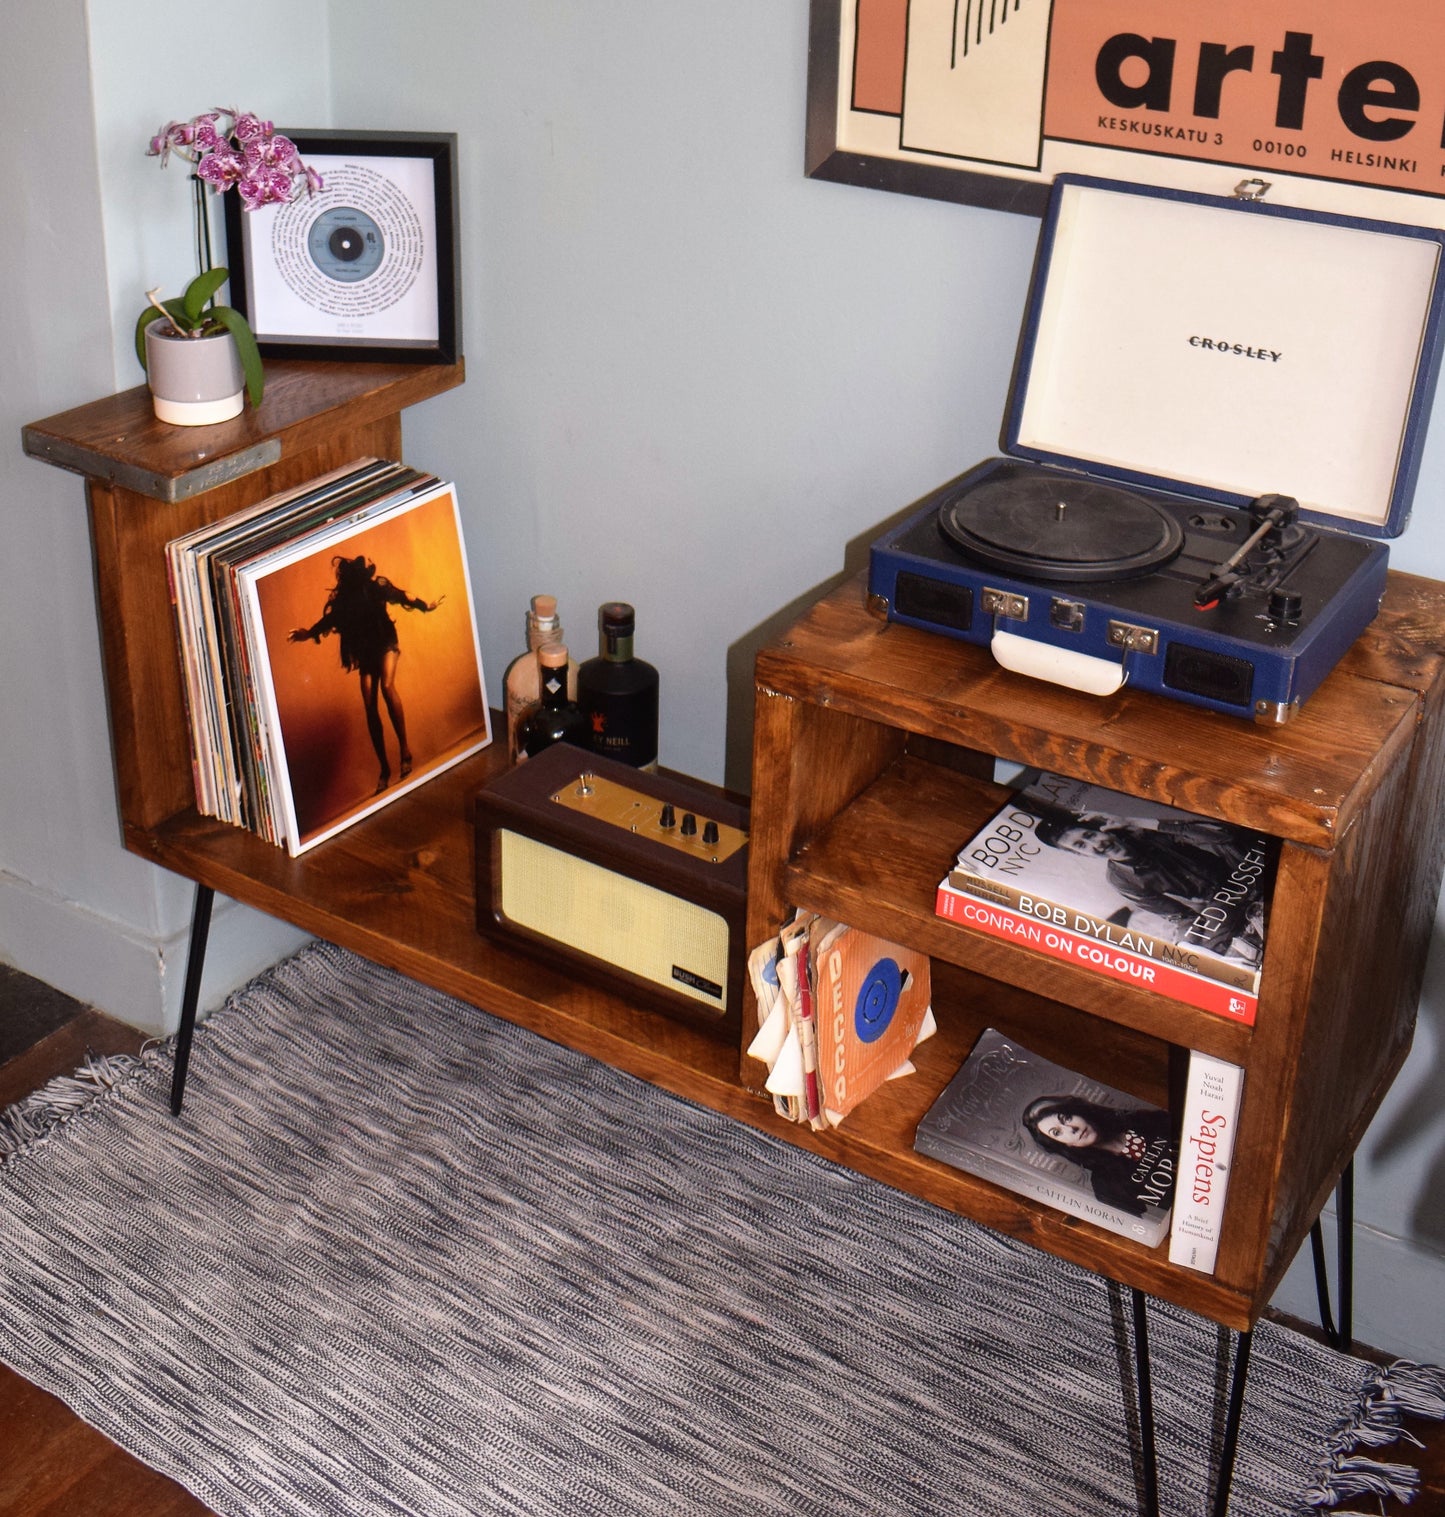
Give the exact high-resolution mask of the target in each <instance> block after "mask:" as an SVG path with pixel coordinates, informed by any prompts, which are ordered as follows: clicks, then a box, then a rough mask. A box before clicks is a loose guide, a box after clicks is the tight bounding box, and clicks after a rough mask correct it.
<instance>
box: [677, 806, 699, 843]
mask: <svg viewBox="0 0 1445 1517" xmlns="http://www.w3.org/2000/svg"><path fill="white" fill-rule="evenodd" d="M681 831H682V835H683V837H685V838H690V837H692V836H693V835H694V833H696V832H697V818H696V817H695V816H694V815H693V814H692V812H690V811H684V812H683V814H682V828H681Z"/></svg>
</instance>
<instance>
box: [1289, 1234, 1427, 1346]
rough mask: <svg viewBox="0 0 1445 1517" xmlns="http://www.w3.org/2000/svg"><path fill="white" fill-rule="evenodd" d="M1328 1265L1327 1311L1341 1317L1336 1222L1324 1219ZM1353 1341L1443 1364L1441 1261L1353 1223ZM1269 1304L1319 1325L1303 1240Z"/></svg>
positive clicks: (1311, 1268)
mask: <svg viewBox="0 0 1445 1517" xmlns="http://www.w3.org/2000/svg"><path fill="white" fill-rule="evenodd" d="M1324 1238H1325V1260H1326V1264H1327V1273H1328V1277H1329V1282H1330V1311H1331V1313H1332V1315H1333V1316H1334V1319H1335V1322H1336V1324H1338V1322H1339V1317H1340V1294H1339V1290H1340V1287H1339V1277H1338V1276H1337V1274H1336V1272H1335V1218H1334V1212H1333V1209H1330V1210H1327V1211H1326V1212H1325V1215H1324ZM1354 1282H1355V1285H1354V1291H1353V1300H1354V1322H1353V1332H1354V1339H1355V1342H1357V1343H1360V1344H1364V1345H1366V1346H1368V1347H1369V1348H1375V1349H1379V1350H1380V1351H1381V1352H1382V1353H1386V1354H1391V1355H1393V1356H1395V1357H1396V1358H1399V1359H1415V1360H1419V1361H1422V1362H1424V1363H1427V1364H1445V1312H1442V1311H1441V1310H1440V1303H1441V1302H1442V1301H1445V1257H1442V1256H1441V1255H1440V1254H1438V1253H1435V1252H1432V1251H1431V1250H1430V1249H1428V1248H1422V1247H1421V1246H1420V1245H1419V1244H1418V1243H1409V1242H1406V1241H1405V1240H1404V1239H1402V1238H1396V1237H1393V1236H1391V1235H1390V1234H1389V1233H1383V1232H1379V1231H1377V1230H1376V1229H1375V1228H1373V1227H1370V1226H1368V1225H1367V1224H1365V1223H1363V1222H1361V1221H1360V1220H1359V1217H1358V1216H1356V1218H1355V1242H1354ZM1270 1305H1271V1306H1275V1307H1278V1308H1279V1310H1280V1311H1282V1312H1288V1313H1289V1315H1290V1316H1292V1317H1299V1318H1301V1319H1303V1320H1304V1321H1306V1322H1314V1323H1317V1322H1318V1321H1319V1315H1320V1314H1319V1304H1318V1301H1317V1299H1316V1296H1315V1272H1314V1264H1313V1262H1312V1257H1311V1252H1310V1245H1309V1240H1308V1239H1306V1240H1305V1242H1304V1244H1303V1245H1302V1246H1301V1248H1300V1251H1299V1253H1298V1254H1296V1255H1295V1258H1294V1262H1293V1263H1292V1264H1291V1265H1290V1267H1289V1270H1288V1272H1287V1273H1286V1275H1285V1277H1284V1279H1283V1281H1281V1283H1280V1288H1279V1289H1278V1290H1277V1291H1276V1292H1275V1295H1274V1300H1273V1301H1271V1302H1270Z"/></svg>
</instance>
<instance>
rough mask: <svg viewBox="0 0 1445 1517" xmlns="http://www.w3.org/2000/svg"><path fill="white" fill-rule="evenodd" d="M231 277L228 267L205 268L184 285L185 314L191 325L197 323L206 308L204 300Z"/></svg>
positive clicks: (207, 299) (209, 297)
mask: <svg viewBox="0 0 1445 1517" xmlns="http://www.w3.org/2000/svg"><path fill="white" fill-rule="evenodd" d="M230 277H231V271H230V270H229V269H222V268H215V269H207V270H206V272H205V273H204V274H197V275H196V277H195V278H194V279H193V280H191V282H190V284H188V285H187V286H186V293H185V295H184V297H183V301H184V304H185V309H186V315H187V316H188V317H189V318H190V322H191V325H192V326H195V325H197V324H198V323H199V322H200V319H201V313H202V312H203V311H204V310H205V308H206V302H207V301H209V300H210V299H211V297H212V296H213V295H214V294H215V293H216V291H217V290H219V289H220V288H221V286H222V285H223V284H225V282H226V280H227V279H229V278H230Z"/></svg>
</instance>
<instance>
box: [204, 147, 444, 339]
mask: <svg viewBox="0 0 1445 1517" xmlns="http://www.w3.org/2000/svg"><path fill="white" fill-rule="evenodd" d="M285 135H286V136H287V137H289V138H290V139H291V140H292V141H293V142H294V143H295V144H296V148H297V151H298V152H299V153H300V155H301V157H302V159H303V160H304V161H305V162H306V163H307V165H308V166H310V167H311V168H313V169H315V170H316V172H317V173H319V174H320V175H321V178H322V181H323V187H322V188H321V189H320V190H317V191H315V192H314V193H313V194H310V195H307V194H304V193H303V194H301V195H298V196H297V197H296V199H294V200H292V201H290V202H289V203H288V204H286V205H267V206H262V207H260V208H259V209H257V210H254V211H243V210H242V209H241V207H240V204H239V199H238V197H237V196H235V195H227V196H225V197H224V200H225V208H226V243H227V258H228V261H229V267H230V270H231V304H232V305H234V306H235V307H236V308H237V309H238V310H239V311H241V312H242V313H243V314H244V315H245V317H246V319H247V321H249V322H250V324H251V329H252V331H254V332H255V334H256V341H257V342H258V344H259V345H260V348H261V352H262V353H263V354H265V355H267V356H269V357H277V358H360V359H384V360H388V361H391V362H405V361H408V360H411V361H415V362H418V363H455V362H456V361H457V359H458V358H460V356H461V284H460V263H459V259H458V233H457V207H456V201H457V191H456V187H457V157H456V141H457V139H456V135H455V133H443V134H433V133H426V132H345V131H303V130H296V131H291V130H287V131H286V132H285Z"/></svg>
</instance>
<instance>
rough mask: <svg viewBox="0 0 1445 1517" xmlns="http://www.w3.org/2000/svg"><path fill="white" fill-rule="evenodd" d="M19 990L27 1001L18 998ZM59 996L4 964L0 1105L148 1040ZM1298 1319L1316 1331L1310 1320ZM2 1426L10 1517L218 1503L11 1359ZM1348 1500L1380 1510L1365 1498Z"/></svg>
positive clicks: (1426, 1486) (184, 1516) (1444, 1471)
mask: <svg viewBox="0 0 1445 1517" xmlns="http://www.w3.org/2000/svg"><path fill="white" fill-rule="evenodd" d="M0 971H3V966H0ZM17 997H18V998H19V1002H18V1003H17V1004H15V1005H12V1003H13V1002H16V998H17ZM53 997H54V992H51V991H49V990H48V989H47V988H46V987H44V986H40V985H37V984H36V983H35V982H34V981H30V982H26V981H25V980H24V978H23V977H19V976H15V975H14V974H13V972H10V971H3V972H0V1032H3V1030H4V1029H7V1028H11V1029H13V1028H14V1027H16V1026H20V1025H22V1019H26V1020H24V1021H23V1025H26V1026H27V1027H31V1028H32V1029H33V1032H34V1034H35V1035H36V1036H38V1038H39V1041H37V1042H35V1043H33V1044H32V1045H31V1046H30V1047H28V1048H25V1049H23V1050H21V1051H19V1052H14V1053H11V1054H10V1056H9V1057H4V1053H5V1052H6V1049H5V1044H4V1043H3V1042H0V1108H3V1107H5V1106H7V1105H9V1104H10V1103H11V1102H13V1101H17V1100H19V1099H20V1098H21V1097H22V1096H25V1095H28V1094H29V1093H30V1091H32V1090H34V1089H36V1088H37V1087H39V1086H40V1085H43V1084H44V1083H45V1081H46V1080H49V1079H51V1078H52V1077H53V1076H55V1075H58V1074H69V1073H70V1072H71V1071H72V1070H73V1069H75V1068H77V1067H78V1066H79V1065H80V1064H82V1063H83V1062H84V1060H85V1054H86V1051H87V1049H89V1050H90V1051H92V1052H94V1053H97V1054H106V1053H133V1052H135V1051H136V1050H138V1049H139V1048H140V1046H141V1044H142V1043H143V1042H144V1038H143V1036H142V1035H141V1034H140V1033H138V1032H136V1031H135V1030H134V1029H132V1028H128V1027H125V1026H122V1025H121V1024H120V1023H118V1022H114V1021H111V1020H110V1019H109V1018H106V1017H103V1016H100V1015H99V1014H98V1013H96V1012H94V1011H90V1010H87V1009H85V1008H82V1007H77V1006H74V1005H69V1006H64V1007H62V1006H60V1005H59V1004H58V1003H57V1002H56V1001H55V1000H54V999H53ZM12 1012H13V1013H14V1014H13V1015H12ZM37 1024H38V1025H37ZM47 1028H49V1029H50V1030H47ZM1290 1325H1291V1326H1293V1327H1296V1328H1298V1329H1299V1330H1301V1331H1308V1330H1309V1327H1308V1325H1307V1324H1302V1323H1297V1322H1291V1323H1290ZM1356 1352H1357V1353H1360V1354H1362V1355H1365V1356H1367V1357H1374V1358H1377V1359H1380V1360H1381V1361H1382V1362H1385V1361H1386V1360H1387V1359H1388V1357H1389V1356H1382V1355H1371V1354H1370V1351H1369V1350H1368V1349H1365V1348H1362V1347H1361V1346H1359V1345H1356ZM1245 1415H1246V1416H1248V1408H1247V1404H1246V1413H1245ZM0 1429H3V1430H4V1431H3V1433H0V1517H209V1509H208V1508H206V1507H204V1506H202V1505H201V1503H200V1502H199V1501H197V1500H196V1498H195V1497H194V1496H192V1495H190V1494H189V1493H188V1492H187V1491H185V1490H183V1489H182V1488H181V1487H180V1486H178V1485H177V1484H176V1483H175V1482H174V1481H172V1480H168V1479H167V1478H166V1477H165V1476H164V1475H159V1474H157V1473H156V1472H155V1471H154V1470H152V1469H150V1468H148V1467H147V1466H146V1465H143V1464H141V1463H140V1462H139V1461H138V1460H135V1459H132V1458H131V1457H130V1456H129V1455H128V1454H126V1453H124V1452H122V1450H120V1449H119V1448H117V1447H116V1446H115V1445H114V1444H113V1443H111V1442H110V1440H109V1439H107V1438H105V1437H103V1436H102V1435H101V1434H99V1433H97V1432H95V1431H94V1430H93V1429H92V1428H90V1427H88V1426H87V1425H86V1424H85V1423H83V1422H81V1421H80V1420H79V1419H78V1418H77V1417H75V1416H74V1415H73V1414H72V1413H71V1412H70V1410H69V1409H68V1408H67V1407H66V1406H65V1405H64V1403H63V1402H61V1401H59V1400H57V1399H56V1398H55V1397H54V1396H51V1395H48V1394H47V1393H46V1392H44V1391H42V1390H39V1389H37V1388H36V1387H35V1386H33V1385H31V1384H30V1383H29V1382H28V1381H26V1380H23V1379H22V1378H21V1377H20V1376H19V1375H16V1374H15V1373H13V1372H12V1371H11V1370H8V1369H6V1368H5V1367H4V1366H3V1365H0ZM1410 1430H1411V1432H1412V1433H1414V1435H1415V1436H1416V1437H1418V1438H1419V1439H1421V1441H1422V1442H1424V1443H1425V1445H1426V1447H1424V1448H1423V1449H1420V1450H1415V1449H1413V1448H1412V1446H1411V1445H1409V1444H1407V1443H1404V1442H1402V1443H1400V1444H1399V1445H1397V1446H1396V1447H1395V1448H1393V1449H1391V1448H1387V1449H1383V1450H1379V1451H1377V1457H1379V1458H1381V1459H1384V1460H1390V1461H1397V1460H1398V1461H1401V1462H1411V1463H1415V1464H1418V1465H1419V1467H1420V1468H1421V1470H1422V1476H1423V1480H1422V1488H1421V1490H1420V1491H1419V1493H1418V1495H1417V1496H1416V1498H1415V1500H1414V1502H1413V1503H1411V1504H1410V1505H1408V1506H1405V1505H1402V1504H1401V1503H1400V1502H1397V1501H1386V1502H1385V1503H1384V1504H1383V1505H1382V1506H1380V1507H1379V1510H1380V1512H1381V1514H1382V1517H1396V1514H1399V1517H1407V1514H1408V1517H1445V1423H1438V1422H1418V1421H1417V1422H1412V1423H1411V1427H1410ZM1362 1452H1364V1453H1368V1452H1369V1451H1368V1450H1362ZM1344 1505H1346V1506H1348V1507H1351V1508H1353V1509H1355V1510H1366V1509H1368V1510H1371V1511H1373V1510H1375V1505H1374V1504H1372V1503H1370V1502H1367V1501H1364V1500H1363V1499H1362V1500H1359V1501H1355V1502H1347V1503H1344ZM980 1517H984V1514H980ZM1076 1517H1122V1514H1115V1513H1078V1514H1076Z"/></svg>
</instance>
